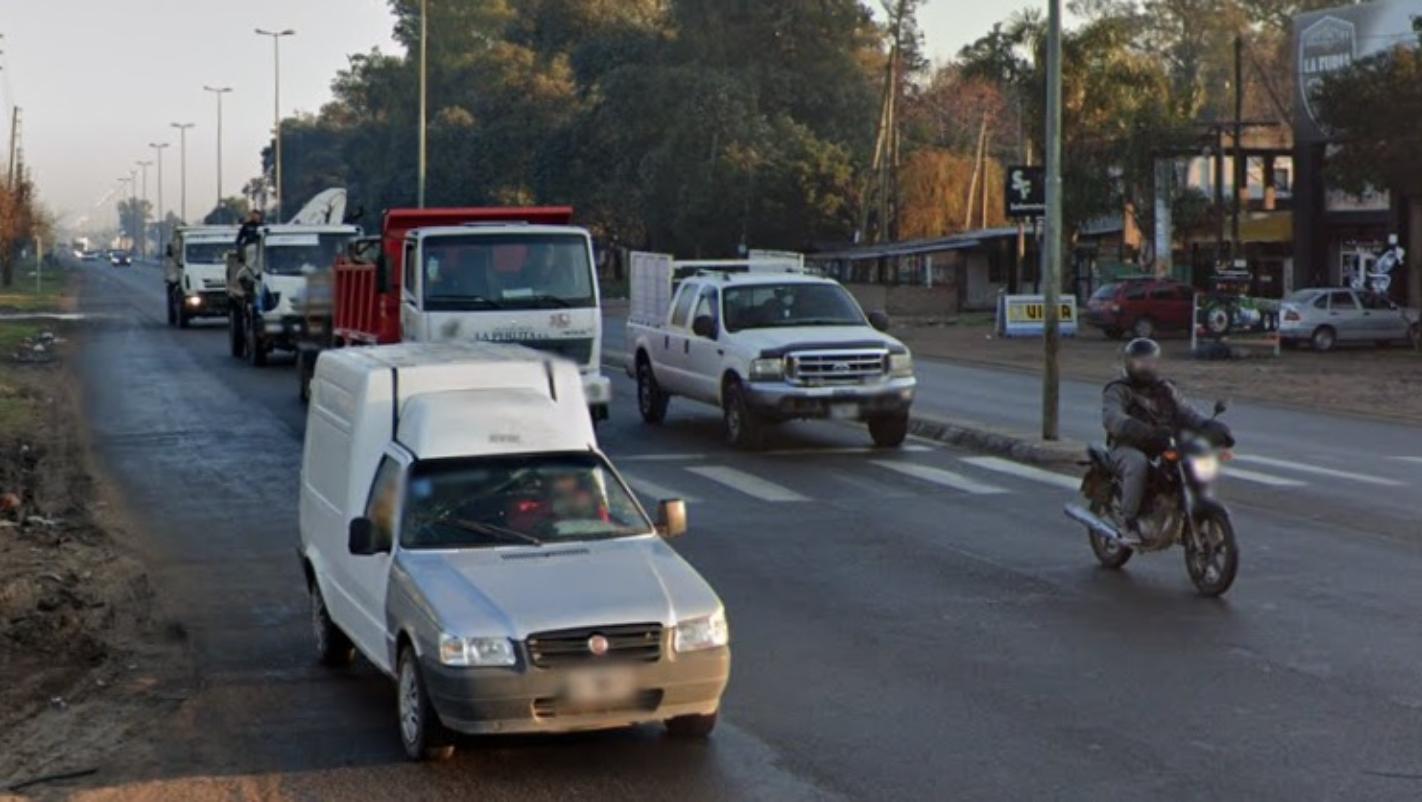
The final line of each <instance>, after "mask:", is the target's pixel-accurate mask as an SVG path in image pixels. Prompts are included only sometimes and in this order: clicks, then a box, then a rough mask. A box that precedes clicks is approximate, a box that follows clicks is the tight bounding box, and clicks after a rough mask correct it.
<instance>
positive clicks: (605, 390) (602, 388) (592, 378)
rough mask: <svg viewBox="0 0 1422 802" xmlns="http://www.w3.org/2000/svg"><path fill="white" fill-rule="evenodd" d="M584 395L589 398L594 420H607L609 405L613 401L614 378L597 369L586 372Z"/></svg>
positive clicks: (584, 375) (584, 376)
mask: <svg viewBox="0 0 1422 802" xmlns="http://www.w3.org/2000/svg"><path fill="white" fill-rule="evenodd" d="M583 395H584V396H586V397H587V399H588V410H589V411H590V412H591V413H592V417H593V420H607V416H608V406H609V405H610V404H611V403H612V380H611V379H609V378H607V377H606V376H604V375H602V374H601V373H599V372H597V371H595V370H594V371H588V372H587V373H584V374H583Z"/></svg>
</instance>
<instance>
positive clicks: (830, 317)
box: [722, 283, 867, 331]
mask: <svg viewBox="0 0 1422 802" xmlns="http://www.w3.org/2000/svg"><path fill="white" fill-rule="evenodd" d="M722 295H723V296H724V297H725V303H724V306H725V314H726V331H741V330H742V329H769V328H780V327H785V326H864V325H867V323H866V321H865V320H864V313H863V312H862V311H860V309H859V304H857V303H855V302H854V299H853V298H852V297H850V295H849V293H848V292H846V291H845V289H844V288H843V287H841V286H839V285H838V284H805V283H787V284H757V285H755V286H750V287H728V288H727V289H726V290H725V291H724V292H723V293H722Z"/></svg>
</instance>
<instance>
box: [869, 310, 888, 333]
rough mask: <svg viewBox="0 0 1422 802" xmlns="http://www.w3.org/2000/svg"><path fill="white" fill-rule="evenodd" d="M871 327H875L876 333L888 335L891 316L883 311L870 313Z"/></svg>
mask: <svg viewBox="0 0 1422 802" xmlns="http://www.w3.org/2000/svg"><path fill="white" fill-rule="evenodd" d="M869 325H871V326H873V327H874V329H875V330H876V331H882V332H885V333H888V331H889V315H888V313H887V312H884V311H883V310H875V311H873V312H870V313H869Z"/></svg>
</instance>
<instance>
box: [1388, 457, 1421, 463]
mask: <svg viewBox="0 0 1422 802" xmlns="http://www.w3.org/2000/svg"><path fill="white" fill-rule="evenodd" d="M1393 459H1395V460H1397V461H1399V462H1412V463H1416V464H1418V465H1422V457H1393Z"/></svg>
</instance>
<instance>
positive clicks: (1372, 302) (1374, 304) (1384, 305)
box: [1358, 292, 1392, 311]
mask: <svg viewBox="0 0 1422 802" xmlns="http://www.w3.org/2000/svg"><path fill="white" fill-rule="evenodd" d="M1358 300H1360V301H1362V302H1363V308H1364V309H1373V310H1384V311H1386V310H1389V309H1392V304H1390V303H1388V300H1387V299H1386V298H1384V297H1382V296H1381V295H1378V294H1377V293H1375V292H1362V293H1358Z"/></svg>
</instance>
